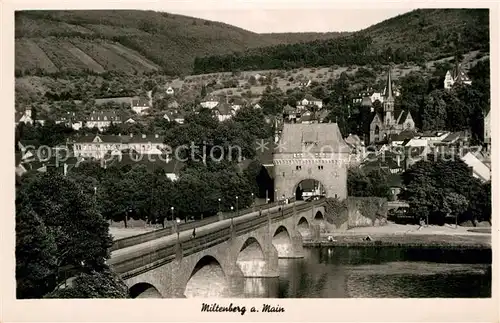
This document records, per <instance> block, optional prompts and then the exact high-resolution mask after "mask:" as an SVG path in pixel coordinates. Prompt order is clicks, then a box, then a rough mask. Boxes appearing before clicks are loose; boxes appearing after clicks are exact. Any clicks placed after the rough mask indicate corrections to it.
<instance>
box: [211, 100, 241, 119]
mask: <svg viewBox="0 0 500 323" xmlns="http://www.w3.org/2000/svg"><path fill="white" fill-rule="evenodd" d="M212 112H213V114H214V116H215V117H216V118H217V119H218V120H219V121H220V122H222V121H225V120H228V119H231V118H232V117H233V116H234V115H235V113H236V111H235V110H234V109H233V108H232V107H231V105H230V104H229V103H227V102H222V103H219V104H218V105H217V106H216V107H215V108H213V109H212Z"/></svg>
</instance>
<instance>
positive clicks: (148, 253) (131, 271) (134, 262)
mask: <svg viewBox="0 0 500 323" xmlns="http://www.w3.org/2000/svg"><path fill="white" fill-rule="evenodd" d="M323 202H324V200H319V201H314V202H297V203H292V204H288V205H283V206H282V207H281V210H280V209H279V208H278V207H276V206H274V207H273V208H268V213H262V214H261V216H260V217H259V216H258V213H257V212H254V213H253V214H252V213H250V214H244V215H240V216H239V217H234V218H233V219H232V220H231V219H226V220H223V221H214V222H220V224H219V225H217V226H213V227H210V228H208V227H206V228H201V227H199V228H200V229H199V230H198V231H197V235H196V237H195V238H193V237H191V236H190V234H189V232H179V236H178V237H177V236H176V235H175V234H174V235H171V236H170V237H165V238H166V239H167V240H165V241H163V242H162V243H161V244H160V243H153V241H151V245H149V246H148V245H147V244H146V245H145V246H144V248H141V249H137V250H136V251H131V252H126V253H125V252H124V253H121V254H119V255H117V256H113V257H112V258H111V259H110V260H109V261H108V263H109V264H110V265H111V266H113V268H114V269H115V271H116V272H118V273H119V274H121V275H122V277H123V278H124V279H127V278H128V277H130V276H135V275H138V274H140V273H142V272H146V271H149V270H152V269H154V268H157V267H160V266H162V265H164V264H167V263H169V262H172V261H174V260H180V259H181V258H182V257H186V256H189V255H191V254H194V253H197V252H199V251H201V250H205V249H207V248H210V247H212V246H215V245H218V244H220V243H223V242H226V241H228V240H230V239H231V238H232V237H234V236H239V235H243V234H246V233H249V232H251V231H253V230H257V229H258V228H260V227H262V226H263V225H265V223H266V222H267V221H271V222H278V221H280V220H284V219H286V218H289V217H291V216H293V215H294V214H295V213H296V212H302V211H304V210H306V209H308V208H312V209H313V210H314V209H315V208H316V207H317V206H321V205H323ZM299 203H300V204H299ZM231 223H232V224H231Z"/></svg>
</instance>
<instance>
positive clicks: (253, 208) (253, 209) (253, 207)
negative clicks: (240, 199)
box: [252, 193, 255, 212]
mask: <svg viewBox="0 0 500 323" xmlns="http://www.w3.org/2000/svg"><path fill="white" fill-rule="evenodd" d="M254 211H255V206H254V198H253V193H252V212H254Z"/></svg>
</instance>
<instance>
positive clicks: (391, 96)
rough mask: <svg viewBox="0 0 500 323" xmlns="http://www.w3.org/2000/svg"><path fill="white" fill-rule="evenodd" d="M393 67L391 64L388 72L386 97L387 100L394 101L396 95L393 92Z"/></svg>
mask: <svg viewBox="0 0 500 323" xmlns="http://www.w3.org/2000/svg"><path fill="white" fill-rule="evenodd" d="M391 72H392V66H391V64H389V71H388V72H387V84H386V85H385V97H386V100H394V94H393V91H392V77H391Z"/></svg>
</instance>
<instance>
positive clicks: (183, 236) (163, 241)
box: [109, 201, 307, 265]
mask: <svg viewBox="0 0 500 323" xmlns="http://www.w3.org/2000/svg"><path fill="white" fill-rule="evenodd" d="M304 203H307V202H304V201H298V202H292V203H289V205H293V204H295V205H296V206H297V205H302V204H304ZM280 207H283V206H282V205H277V206H274V207H271V208H269V209H266V210H263V211H262V215H261V216H262V217H265V216H267V214H268V213H269V212H271V213H273V212H276V211H278V209H279V208H280ZM258 214H259V211H255V212H251V213H248V214H245V215H241V216H238V217H234V218H233V224H236V223H239V222H241V221H244V220H248V219H251V218H255V217H256V216H258ZM230 225H231V219H225V220H221V221H217V222H214V223H210V224H206V225H204V226H201V227H197V228H196V231H195V232H196V235H197V236H198V235H202V234H203V233H205V232H206V231H211V230H213V229H216V228H220V229H222V228H227V227H229V226H230ZM192 234H193V230H186V231H181V232H179V241H181V242H183V241H188V240H189V239H191V238H192ZM176 241H177V233H173V234H170V235H167V236H164V237H161V238H158V239H154V240H150V241H147V242H143V243H140V244H136V245H133V246H129V247H125V248H121V249H117V250H114V251H112V252H111V259H110V261H109V263H110V264H111V265H112V264H113V263H114V262H115V261H117V262H119V258H122V257H124V258H126V256H127V255H130V254H131V253H136V252H140V251H149V250H152V249H153V250H154V249H158V248H161V247H164V246H168V245H172V244H175V243H176Z"/></svg>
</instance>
